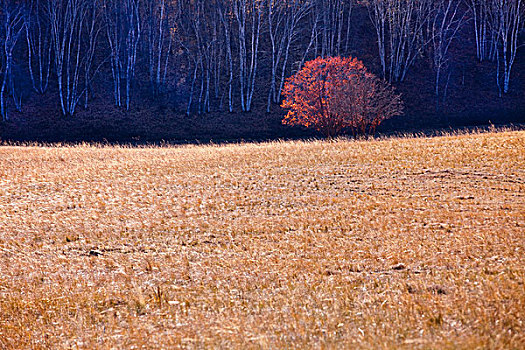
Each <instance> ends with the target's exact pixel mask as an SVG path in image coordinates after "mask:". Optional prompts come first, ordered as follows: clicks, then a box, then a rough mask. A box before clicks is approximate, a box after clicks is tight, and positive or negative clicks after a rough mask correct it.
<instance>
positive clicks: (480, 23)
mask: <svg viewBox="0 0 525 350" xmlns="http://www.w3.org/2000/svg"><path fill="white" fill-rule="evenodd" d="M467 4H468V6H469V8H470V12H471V14H472V20H473V21H472V22H473V25H474V34H475V38H476V56H477V57H478V60H479V61H480V62H483V61H485V60H491V61H494V60H495V59H496V47H497V31H496V30H494V27H493V26H494V20H495V18H494V11H493V3H492V0H469V1H468V2H467Z"/></svg>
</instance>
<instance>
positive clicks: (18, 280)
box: [0, 131, 525, 349]
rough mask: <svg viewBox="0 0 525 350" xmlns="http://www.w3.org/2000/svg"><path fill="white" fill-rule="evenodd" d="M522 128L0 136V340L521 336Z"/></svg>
mask: <svg viewBox="0 0 525 350" xmlns="http://www.w3.org/2000/svg"><path fill="white" fill-rule="evenodd" d="M524 281H525V132H523V131H521V132H520V131H508V132H501V133H484V134H474V135H472V134H471V135H455V136H454V135H452V136H444V137H437V138H401V139H386V140H373V141H344V140H340V141H335V142H320V141H313V142H276V143H264V144H240V145H228V146H184V147H172V148H169V147H168V148H124V147H91V146H77V147H11V146H4V147H0V348H6V349H11V348H19V349H25V348H34V349H39V348H86V349H95V348H116V349H121V348H130V349H131V348H170V347H185V348H203V347H221V348H230V347H234V348H263V349H264V348H353V347H359V348H374V349H381V348H384V349H390V348H425V349H427V348H450V349H452V348H454V349H475V348H483V349H501V348H507V349H520V348H524V347H525V285H524Z"/></svg>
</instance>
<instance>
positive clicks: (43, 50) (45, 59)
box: [26, 0, 52, 94]
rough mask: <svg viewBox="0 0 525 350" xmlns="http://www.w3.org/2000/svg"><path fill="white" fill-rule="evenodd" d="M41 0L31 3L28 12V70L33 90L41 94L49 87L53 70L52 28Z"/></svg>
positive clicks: (33, 0) (32, 0) (34, 0)
mask: <svg viewBox="0 0 525 350" xmlns="http://www.w3.org/2000/svg"><path fill="white" fill-rule="evenodd" d="M44 10H45V9H44V6H43V4H42V2H41V1H40V0H31V1H29V4H28V8H27V11H26V39H27V55H28V59H27V62H28V68H29V76H30V78H31V83H32V84H33V89H34V90H35V91H36V92H38V93H39V94H43V93H44V92H46V90H47V87H48V86H49V73H50V70H51V51H52V45H51V26H50V25H49V21H48V20H47V17H46V16H45V15H44Z"/></svg>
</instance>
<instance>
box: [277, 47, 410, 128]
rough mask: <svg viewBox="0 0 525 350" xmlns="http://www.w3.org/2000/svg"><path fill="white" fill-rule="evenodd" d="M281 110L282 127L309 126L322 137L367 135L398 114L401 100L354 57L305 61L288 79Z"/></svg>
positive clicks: (401, 108) (400, 111)
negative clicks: (345, 131) (285, 111)
mask: <svg viewBox="0 0 525 350" xmlns="http://www.w3.org/2000/svg"><path fill="white" fill-rule="evenodd" d="M283 95H284V97H285V100H284V101H283V103H282V107H284V108H289V109H290V110H289V112H288V114H287V115H286V116H285V117H284V119H283V124H285V125H303V126H306V127H313V128H316V129H317V130H319V131H320V132H322V133H323V134H324V135H325V136H327V137H334V136H337V135H339V134H340V133H341V132H342V131H343V129H345V128H348V129H350V130H352V133H353V134H354V136H356V135H359V134H362V135H370V134H373V133H374V132H375V129H376V127H377V126H378V125H379V124H380V123H381V122H382V121H383V120H385V119H388V118H391V117H392V116H395V115H400V114H402V112H403V103H402V101H401V96H400V95H398V94H396V93H395V92H394V89H393V88H392V87H391V86H390V84H388V83H387V82H385V81H383V80H380V79H379V78H377V77H376V76H375V75H373V74H372V73H370V72H368V71H367V69H366V67H365V66H364V65H363V62H361V61H358V60H357V59H355V58H351V57H349V58H342V57H328V58H317V59H315V60H313V61H310V62H307V63H306V64H305V65H304V67H303V69H301V70H300V71H299V72H297V73H296V74H295V75H294V76H292V77H290V78H288V80H287V81H286V84H285V86H284V91H283Z"/></svg>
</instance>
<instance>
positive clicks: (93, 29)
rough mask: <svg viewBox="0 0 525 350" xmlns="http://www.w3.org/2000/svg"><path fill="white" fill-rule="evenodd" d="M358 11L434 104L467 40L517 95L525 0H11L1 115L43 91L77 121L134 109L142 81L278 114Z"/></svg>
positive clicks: (155, 89) (4, 30)
mask: <svg viewBox="0 0 525 350" xmlns="http://www.w3.org/2000/svg"><path fill="white" fill-rule="evenodd" d="M356 10H359V11H361V12H362V11H366V13H367V16H366V20H367V21H370V25H371V28H374V29H375V35H376V38H375V39H376V41H377V49H376V50H375V52H376V53H377V57H378V62H379V66H380V71H379V72H377V73H378V74H379V75H382V77H383V78H385V79H386V80H388V81H389V82H395V83H402V82H403V81H404V80H405V78H406V77H407V76H408V75H409V74H410V71H411V67H413V65H414V64H415V62H418V61H421V62H425V64H428V65H429V67H430V68H431V69H432V70H433V75H434V81H433V84H434V93H435V96H436V107H437V108H439V101H441V100H442V99H441V97H442V95H443V94H445V93H446V89H447V84H448V81H447V79H445V78H443V77H446V75H447V73H446V72H447V68H448V63H449V61H450V54H451V53H450V51H451V47H452V46H453V44H454V43H455V42H457V41H458V38H459V36H460V34H461V35H465V33H466V35H469V36H470V37H471V38H473V40H475V43H476V47H477V49H476V55H477V59H478V60H479V61H485V60H490V61H493V62H496V63H497V64H495V65H494V66H495V67H496V68H495V70H496V71H495V74H496V75H497V79H496V80H495V88H498V89H499V91H500V94H504V93H507V92H508V91H509V83H510V79H511V76H512V74H511V72H512V67H513V64H514V61H515V59H516V53H517V51H518V49H519V42H518V41H519V35H520V32H521V31H522V30H523V24H524V21H523V17H524V11H525V6H524V0H505V1H502V0H368V1H359V0H27V1H16V0H2V1H1V9H0V11H1V20H2V27H1V33H0V40H1V45H2V50H1V54H0V59H1V75H0V78H1V82H0V83H1V91H0V104H1V114H2V119H3V120H8V119H9V110H10V109H11V108H15V109H17V110H19V111H20V110H22V109H23V107H24V102H25V101H26V100H27V99H28V98H29V97H30V96H32V97H34V96H35V94H36V95H38V96H41V98H42V99H44V98H49V96H52V97H53V98H55V99H56V103H57V105H58V106H59V107H60V110H61V112H62V114H63V115H64V116H71V115H74V114H75V112H76V111H77V110H78V108H79V107H80V108H89V104H90V102H91V100H92V96H94V95H95V94H96V93H97V92H99V91H100V90H102V89H106V90H107V91H109V90H110V91H111V94H106V96H107V97H106V98H107V99H111V101H112V103H113V104H114V105H115V106H116V107H118V108H122V109H126V110H129V109H132V108H133V103H134V100H135V99H137V97H138V95H139V90H138V88H137V86H139V85H140V86H141V87H142V88H141V90H140V94H141V95H142V94H143V93H144V86H147V88H146V89H147V92H148V94H149V96H151V97H153V98H157V97H161V96H169V98H172V99H174V100H176V101H178V106H179V108H180V109H181V112H184V113H187V114H188V115H189V114H193V113H200V114H202V113H208V112H211V111H229V112H234V111H250V110H252V109H253V106H254V100H257V101H259V103H258V106H259V105H260V106H265V109H266V110H267V111H270V110H271V108H272V106H273V105H275V104H279V103H280V101H281V93H282V90H283V85H284V81H285V79H286V78H287V77H288V76H290V75H291V74H292V73H294V72H296V71H297V70H299V69H300V68H301V67H302V66H303V65H304V63H305V62H306V61H308V60H311V59H313V58H316V57H319V56H321V57H327V56H346V55H349V54H350V52H351V51H350V50H351V43H352V42H353V41H355V40H359V38H356V37H355V35H356V34H355V28H356V23H355V21H356V19H355V16H354V14H355V12H356ZM362 18H363V17H362V16H361V17H360V20H362ZM107 82H111V84H110V85H111V88H110V89H109V88H108V86H107V84H106V83H107ZM106 90H104V91H106ZM50 91H51V93H50ZM259 108H263V107H259Z"/></svg>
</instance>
